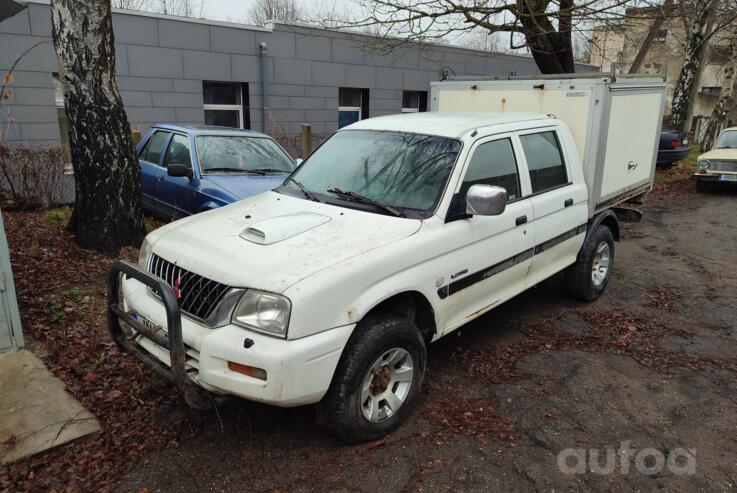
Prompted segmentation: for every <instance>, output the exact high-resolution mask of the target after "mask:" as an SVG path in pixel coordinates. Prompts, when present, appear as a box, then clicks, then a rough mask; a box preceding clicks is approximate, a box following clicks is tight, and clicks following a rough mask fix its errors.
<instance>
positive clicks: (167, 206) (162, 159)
mask: <svg viewBox="0 0 737 493" xmlns="http://www.w3.org/2000/svg"><path fill="white" fill-rule="evenodd" d="M137 152H138V162H139V164H140V166H141V189H142V191H143V207H144V208H145V209H147V210H149V211H151V212H153V213H154V214H156V215H159V216H163V217H166V218H178V217H183V216H187V215H190V214H196V213H198V212H202V211H206V210H209V209H214V208H216V207H220V206H222V205H225V204H229V203H231V202H235V201H236V200H239V199H242V198H245V197H250V196H252V195H256V194H259V193H261V192H265V191H267V190H271V189H272V188H274V187H276V186H278V185H280V184H281V182H282V181H284V179H285V178H286V177H287V176H288V175H289V173H291V172H292V170H294V168H296V167H297V163H296V162H295V161H294V160H293V159H292V158H291V157H290V156H289V155H288V154H287V153H286V151H284V149H282V148H281V146H279V144H277V143H276V141H275V140H274V139H272V138H271V137H269V136H268V135H264V134H261V133H258V132H252V131H250V130H239V129H233V128H226V127H216V126H209V125H176V124H157V125H154V126H153V127H151V129H150V130H149V131H148V132H147V133H146V135H145V136H144V137H143V138H142V139H141V142H140V143H139V144H138V147H137Z"/></svg>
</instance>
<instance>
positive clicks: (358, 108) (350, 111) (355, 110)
mask: <svg viewBox="0 0 737 493" xmlns="http://www.w3.org/2000/svg"><path fill="white" fill-rule="evenodd" d="M368 102H369V90H368V89H358V88H352V87H341V88H339V89H338V128H342V127H345V126H346V125H350V124H351V123H355V122H357V121H358V120H364V119H366V118H368V117H369V108H368Z"/></svg>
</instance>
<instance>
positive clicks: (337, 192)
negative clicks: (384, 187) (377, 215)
mask: <svg viewBox="0 0 737 493" xmlns="http://www.w3.org/2000/svg"><path fill="white" fill-rule="evenodd" d="M326 192H329V193H333V194H335V195H337V196H339V197H344V198H347V199H350V200H353V201H354V202H359V203H362V204H370V205H373V206H374V207H377V208H379V209H382V210H385V211H387V212H388V213H390V214H392V215H394V216H397V217H407V216H406V215H405V214H404V212H402V211H399V210H397V209H395V208H394V207H392V206H390V205H386V204H382V203H381V202H377V201H375V200H374V199H371V198H369V197H366V196H364V195H361V194H358V193H356V192H350V191H348V192H344V191H343V190H341V189H340V188H329V189H328V190H326Z"/></svg>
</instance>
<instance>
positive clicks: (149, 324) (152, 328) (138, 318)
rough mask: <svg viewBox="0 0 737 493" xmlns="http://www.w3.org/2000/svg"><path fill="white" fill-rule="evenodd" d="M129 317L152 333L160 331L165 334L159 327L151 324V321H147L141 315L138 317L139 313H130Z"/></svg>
mask: <svg viewBox="0 0 737 493" xmlns="http://www.w3.org/2000/svg"><path fill="white" fill-rule="evenodd" d="M131 317H132V318H133V319H135V320H138V321H139V322H141V323H142V324H143V325H144V326H145V327H146V328H147V329H150V330H152V331H154V332H159V331H161V332H164V333H166V331H165V330H164V328H163V327H162V326H161V325H159V324H155V323H153V322H152V321H151V320H149V319H147V318H146V317H144V316H143V315H140V314H139V313H136V312H131Z"/></svg>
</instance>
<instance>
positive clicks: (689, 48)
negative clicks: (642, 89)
mask: <svg viewBox="0 0 737 493" xmlns="http://www.w3.org/2000/svg"><path fill="white" fill-rule="evenodd" d="M715 8H716V0H707V1H706V2H704V3H703V4H702V5H701V6H700V7H699V8H698V9H697V11H696V12H695V16H694V19H693V20H692V22H691V25H690V29H689V33H688V38H687V40H686V50H685V53H684V58H683V65H682V66H681V72H680V74H679V75H678V80H677V81H676V87H675V89H674V91H673V101H672V102H671V121H670V127H671V129H673V130H676V131H678V132H683V131H684V129H685V128H686V124H687V119H688V114H689V112H690V110H691V102H692V99H693V96H694V95H695V90H694V89H695V88H696V87H695V86H696V83H697V81H698V79H699V70H700V69H701V68H702V67H703V65H702V63H701V58H702V57H703V55H704V49H705V48H706V45H707V42H708V39H709V34H710V33H709V27H710V25H711V22H710V20H711V19H712V14H713V13H714V10H715Z"/></svg>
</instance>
